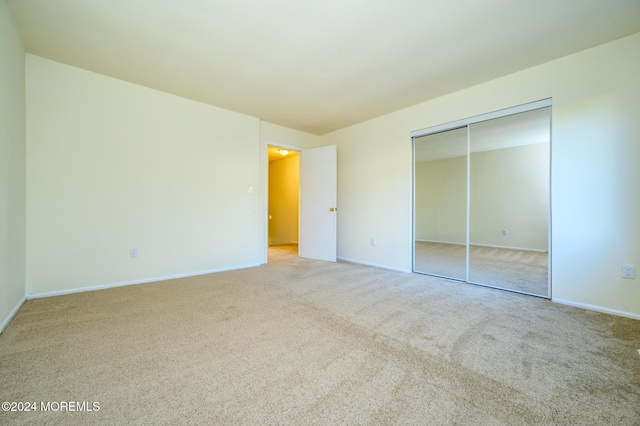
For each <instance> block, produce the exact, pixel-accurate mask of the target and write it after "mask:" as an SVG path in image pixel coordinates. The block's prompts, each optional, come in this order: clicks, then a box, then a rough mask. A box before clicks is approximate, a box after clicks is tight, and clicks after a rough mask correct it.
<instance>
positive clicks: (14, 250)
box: [0, 1, 26, 332]
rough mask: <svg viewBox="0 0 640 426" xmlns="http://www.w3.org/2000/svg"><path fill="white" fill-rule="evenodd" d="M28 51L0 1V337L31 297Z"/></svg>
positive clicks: (5, 7)
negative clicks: (28, 263) (28, 293)
mask: <svg viewBox="0 0 640 426" xmlns="http://www.w3.org/2000/svg"><path fill="white" fill-rule="evenodd" d="M25 150H26V145H25V82H24V48H23V47H22V43H21V41H20V38H19V36H18V31H17V30H16V28H15V26H14V25H13V22H12V21H11V18H10V16H9V12H8V10H7V6H6V5H5V3H4V2H2V1H0V332H1V331H2V330H3V329H4V327H5V326H6V324H7V323H8V321H9V320H10V319H11V317H13V315H14V314H15V312H16V311H17V309H18V308H19V307H20V305H21V304H22V302H23V300H24V297H25V294H26V281H25V280H26V279H25V273H26V269H25V268H26V266H25V262H26V260H25V256H26V251H25V250H26V249H25V244H26V211H25V209H26V201H25V178H26V172H25V164H26V163H25V161H26V160H25Z"/></svg>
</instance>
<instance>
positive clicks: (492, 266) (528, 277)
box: [415, 241, 549, 297]
mask: <svg viewBox="0 0 640 426" xmlns="http://www.w3.org/2000/svg"><path fill="white" fill-rule="evenodd" d="M415 256H416V261H415V270H416V271H420V272H425V273H431V274H435V275H440V276H444V277H450V278H456V279H460V280H464V279H465V278H466V262H467V253H466V246H464V245H459V244H447V243H433V242H423V241H419V242H416V245H415ZM548 262H549V256H548V254H547V253H545V252H536V251H529V250H516V249H503V248H495V247H484V246H471V247H470V251H469V281H470V282H475V283H479V284H482V285H488V286H491V287H498V288H503V289H510V290H515V291H521V292H525V293H530V294H535V295H539V296H543V297H549V274H548V269H549V268H548Z"/></svg>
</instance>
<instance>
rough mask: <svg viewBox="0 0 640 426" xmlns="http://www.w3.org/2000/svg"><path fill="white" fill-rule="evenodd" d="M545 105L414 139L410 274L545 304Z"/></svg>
mask: <svg viewBox="0 0 640 426" xmlns="http://www.w3.org/2000/svg"><path fill="white" fill-rule="evenodd" d="M550 105H551V102H550V100H545V101H540V102H536V103H534V104H529V105H526V106H520V107H516V108H513V109H511V110H505V111H499V112H497V113H491V114H486V115H485V116H479V117H474V118H471V119H468V120H463V121H461V122H456V123H451V124H450V125H442V126H437V127H435V128H431V129H424V130H421V131H417V132H414V134H413V135H412V136H413V144H414V268H413V269H414V271H415V272H419V273H425V274H430V275H436V276H441V277H445V278H453V279H457V280H462V281H467V282H469V283H473V284H480V285H484V286H490V287H496V288H501V289H505V290H511V291H516V292H520V293H526V294H531V295H535V296H541V297H550V295H551V293H550V281H549V252H550V241H549V235H550V228H549V226H550V220H549V217H550V205H549V200H550V191H549V188H550V147H551V106H550Z"/></svg>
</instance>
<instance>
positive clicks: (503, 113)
mask: <svg viewBox="0 0 640 426" xmlns="http://www.w3.org/2000/svg"><path fill="white" fill-rule="evenodd" d="M546 107H552V99H551V98H547V99H541V100H539V101H534V102H529V103H526V104H522V105H517V106H513V107H510V108H505V109H501V110H497V111H493V112H488V113H485V114H480V115H476V116H473V117H468V118H464V119H461V120H456V121H451V122H448V123H443V124H439V125H436V126H431V127H426V128H423V129H419V130H414V131H412V132H411V147H412V152H413V156H412V159H413V165H412V170H413V173H412V188H411V193H412V199H411V203H412V209H411V212H412V233H411V234H412V238H411V270H412V271H413V272H416V273H423V274H425V272H421V271H420V272H419V271H416V270H415V267H416V265H415V264H416V253H415V242H416V212H415V209H416V200H415V199H416V182H415V179H416V159H415V152H416V139H417V138H420V137H423V136H429V135H433V134H436V133H442V132H446V131H449V130H454V129H459V128H463V127H466V128H467V206H466V209H467V218H466V219H467V223H466V227H467V228H466V238H467V241H466V278H465V280H464V281H465V282H469V260H470V259H469V220H470V217H469V213H470V206H469V201H470V191H469V188H470V179H471V176H470V173H469V168H470V160H471V155H470V154H471V140H470V134H469V132H470V131H469V126H470V125H472V124H476V123H481V122H484V121H488V120H493V119H496V118H502V117H507V116H509V115H514V114H519V113H523V112H528V111H533V110H537V109H541V108H546ZM551 125H552V123H550V128H549V132H550V133H551ZM549 137H550V140H551V134H550V135H549ZM551 146H552V145H551V144H550V148H549V211H548V221H549V226H548V230H547V231H548V241H549V244H548V253H549V256H548V264H547V271H548V282H547V294H546V295H539V294H533V293H526V292H522V291H518V290H511V289H504V290H507V291H513V292H516V293H524V294H528V295H531V296H537V297H542V298H545V299H551V290H552V286H551V275H552V274H551V258H552V256H551V246H552V244H551V241H552V240H551V234H552V216H551V202H552V197H551V188H552V185H551V182H552V181H551V171H552V167H551V160H552V150H551ZM426 274H427V275H435V276H439V275H436V274H429V273H426ZM472 284H476V285H482V284H478V283H472ZM489 287H491V286H489Z"/></svg>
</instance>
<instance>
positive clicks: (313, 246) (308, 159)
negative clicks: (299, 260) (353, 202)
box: [298, 145, 338, 262]
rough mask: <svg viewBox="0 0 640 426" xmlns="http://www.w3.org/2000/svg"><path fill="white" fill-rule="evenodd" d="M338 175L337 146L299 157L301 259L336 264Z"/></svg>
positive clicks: (306, 152)
mask: <svg viewBox="0 0 640 426" xmlns="http://www.w3.org/2000/svg"><path fill="white" fill-rule="evenodd" d="M337 171H338V169H337V156H336V147H335V145H332V146H326V147H322V148H315V149H309V150H305V151H302V152H301V153H300V228H299V235H298V238H299V242H298V253H299V255H300V257H306V258H309V259H317V260H325V261H328V262H335V261H336V251H337V236H336V221H337V218H336V215H337V208H336V201H337V196H336V192H337Z"/></svg>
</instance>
